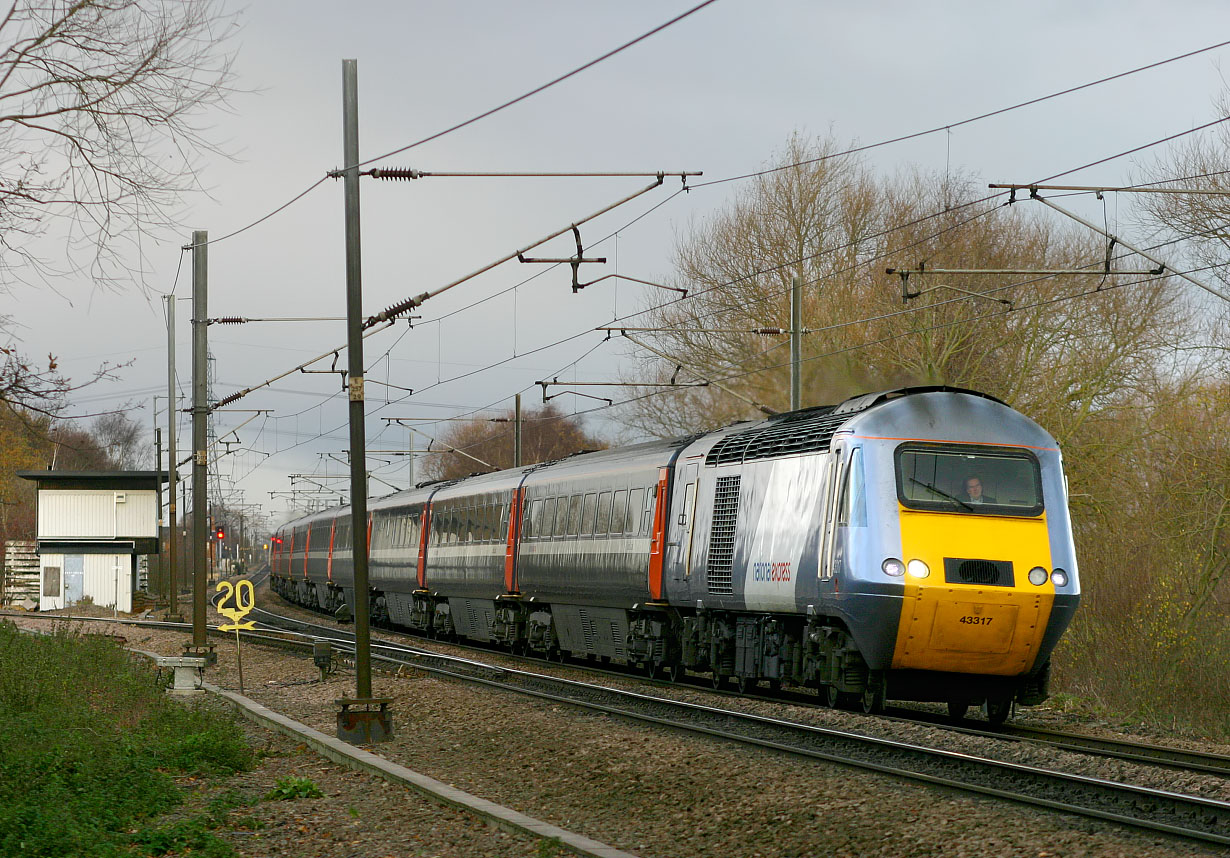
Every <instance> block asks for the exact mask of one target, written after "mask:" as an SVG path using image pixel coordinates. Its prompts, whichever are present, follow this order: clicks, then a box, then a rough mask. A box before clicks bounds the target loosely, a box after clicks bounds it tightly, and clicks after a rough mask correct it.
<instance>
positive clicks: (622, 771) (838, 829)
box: [19, 594, 1230, 858]
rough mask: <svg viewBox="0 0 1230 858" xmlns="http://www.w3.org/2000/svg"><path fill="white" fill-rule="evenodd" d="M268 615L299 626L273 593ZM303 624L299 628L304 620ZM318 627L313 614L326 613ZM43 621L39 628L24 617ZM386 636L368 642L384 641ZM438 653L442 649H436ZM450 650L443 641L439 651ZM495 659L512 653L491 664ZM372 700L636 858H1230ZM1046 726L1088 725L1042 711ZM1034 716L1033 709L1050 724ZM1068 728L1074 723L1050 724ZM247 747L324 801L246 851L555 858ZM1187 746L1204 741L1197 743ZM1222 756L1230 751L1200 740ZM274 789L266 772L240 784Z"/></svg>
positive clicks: (492, 696) (786, 712)
mask: <svg viewBox="0 0 1230 858" xmlns="http://www.w3.org/2000/svg"><path fill="white" fill-rule="evenodd" d="M261 601H262V603H264V602H266V601H267V602H268V603H269V607H270V608H271V609H274V607H275V605H276V606H277V609H278V610H281V611H284V612H286V613H291V612H292V611H291V610H290V609H287V608H285V606H283V605H280V604H279V603H280V600H278V599H277V598H276V597H271V596H267V595H264V594H262V599H261ZM304 616H306V615H304ZM317 621H319V620H318V618H317ZM19 624H21V625H27V624H28V625H30V626H32V627H34V626H37V627H40V628H45V627H46V621H30V620H23V621H20V622H19ZM121 633H122V634H123V635H124V636H125V637H126V638H127V639H128V646H131V647H134V648H138V649H143V650H149V651H154V652H159V653H164V654H168V655H170V654H178V653H179V651H180V650H181V649H182V645H183V643H184V641H185V638H184V635H183V634H180V633H169V632H161V631H150V630H147V629H140V628H133V627H126V628H122V629H121ZM384 636H385V635H383V634H382V633H379V632H377V633H375V634H374V635H373V637H384ZM211 641H212V642H216V644H217V652H218V656H219V658H218V664H217V666H216V667H214V668H211V669H210V670H209V671H208V675H207V679H209V681H211V682H213V683H214V684H216V685H218V686H221V687H223V688H227V689H232V690H238V685H239V671H238V663H237V661H236V647H235V644H234V641H233V640H232V641H229V642H228V641H227V640H225V639H220V638H211ZM435 646H438V645H434V644H433V647H435ZM439 648H441V649H445V647H439ZM467 655H468V657H471V658H481V659H482V660H484V661H491V662H492V663H497V662H501V660H503V659H504V657H503V656H500V655H498V654H486V653H484V654H482V655H481V656H475V655H474V653H473V652H468V653H467ZM502 663H503V664H504V665H505V666H509V667H513V666H515V667H519V668H521V669H533V670H537V671H540V672H551V673H554V674H559V675H567V676H570V677H571V678H582V676H584V678H585V679H586V680H587V681H596V682H600V683H602V684H604V685H610V686H615V687H621V688H629V689H635V690H639V691H641V692H644V693H649V694H654V695H658V696H670V697H673V698H677V699H685V700H693V701H695V702H704V703H706V704H709V705H713V703H714V697H713V695H712V694H710V693H708V692H707V691H705V690H702V689H691V688H687V687H672V688H661V687H653V688H651V687H647V686H645V685H644V684H643V683H639V682H638V681H637V680H636V679H635V678H632V677H628V678H627V679H623V678H611V677H601V678H598V679H595V678H594V677H592V676H590V675H588V674H584V673H583V672H582V671H579V670H577V669H574V668H568V667H559V666H556V665H546V664H541V663H540V664H536V665H534V666H533V667H531V668H527V667H526V666H525V664H524V663H523V662H514V661H513V660H503V661H502ZM243 677H244V686H245V689H244V691H245V693H246V695H247V696H248V697H251V698H252V699H254V700H256V701H258V702H260V703H262V704H264V705H265V706H268V707H269V708H271V709H273V710H275V711H277V712H280V713H282V714H284V715H286V716H288V717H290V718H293V719H295V720H297V721H300V722H302V723H304V724H307V725H309V726H311V727H314V728H316V729H318V730H321V731H322V732H325V733H328V734H330V735H332V734H334V732H335V730H336V722H335V718H336V715H335V712H336V709H335V706H334V703H333V701H334V700H335V699H336V698H339V697H349V696H353V692H354V676H353V672H352V671H350V670H348V669H345V668H343V669H342V670H339V671H338V672H337V673H335V674H333V675H331V676H329V677H328V678H327V679H326V680H325V681H323V682H321V681H320V678H319V672H318V671H317V669H316V668H315V666H314V665H313V664H312V661H311V659H310V657H307V656H299V655H294V654H290V653H287V652H284V651H281V650H273V649H268V648H264V647H258V646H250V645H245V646H244V648H243ZM373 686H374V688H373V693H374V694H375V695H376V696H383V697H393V698H394V699H395V703H394V706H393V712H394V724H395V736H394V738H393V739H392V740H391V741H389V742H384V743H381V744H379V745H375V746H372V747H371V748H370V750H372V751H373V752H374V753H377V754H379V755H381V756H383V757H385V758H387V759H390V760H393V761H395V762H398V763H400V764H402V765H404V766H407V767H409V768H411V769H414V770H415V771H418V772H421V773H423V774H426V775H429V776H431V777H434V778H437V779H439V780H442V781H444V782H446V783H449V784H452V785H454V786H456V787H458V788H460V789H463V790H465V791H467V792H469V793H472V794H474V795H477V796H480V797H482V798H486V799H489V800H491V801H495V802H498V803H500V804H503V805H506V806H508V807H511V808H513V809H515V810H518V811H520V812H522V813H525V814H528V815H529V816H533V817H537V818H538V819H541V820H544V821H547V822H551V823H553V824H555V825H558V826H560V827H562V828H566V829H569V830H571V831H575V832H578V833H581V834H584V835H586V836H588V837H591V838H593V839H595V840H598V841H601V842H604V843H607V844H609V845H611V846H615V847H617V848H619V849H623V850H626V851H628V852H633V853H636V854H638V855H643V856H646V858H648V856H661V858H689V856H713V858H730V857H731V856H746V858H778V856H781V858H785V856H792V858H794V856H797V857H798V858H802V856H851V857H852V858H853V856H883V858H889V856H893V858H896V856H931V855H935V856H939V855H944V856H984V855H995V856H1030V858H1049V856H1056V858H1059V856H1063V858H1067V856H1125V857H1126V858H1131V856H1139V858H1146V856H1147V858H1161V856H1196V855H1223V856H1224V855H1230V850H1227V849H1220V848H1218V847H1214V846H1200V845H1194V844H1190V843H1186V842H1183V841H1180V840H1177V839H1175V838H1171V837H1167V836H1165V835H1161V834H1152V833H1149V832H1144V831H1138V830H1134V829H1129V828H1124V827H1119V826H1115V825H1112V824H1109V823H1102V822H1099V821H1095V820H1087V819H1082V818H1079V817H1075V816H1070V815H1066V814H1060V813H1055V812H1050V811H1045V810H1041V809H1033V808H1029V807H1024V806H1020V805H1014V804H1011V803H1008V802H1004V801H998V800H995V799H991V798H981V797H976V796H971V795H967V794H963V793H961V792H958V791H956V790H949V789H943V788H938V787H932V786H927V785H923V784H918V783H912V782H908V781H902V780H898V779H896V778H892V777H888V776H883V775H879V774H875V773H871V772H865V771H859V770H856V769H851V768H846V767H843V766H839V765H831V764H826V763H819V762H804V761H799V760H795V759H791V758H788V757H786V756H783V755H779V754H775V753H773V752H770V751H764V750H753V749H748V748H746V747H740V746H737V745H733V744H729V743H725V742H722V741H720V740H716V739H708V738H703V737H697V736H694V735H688V734H683V733H678V732H675V731H671V730H669V729H665V728H658V727H651V726H646V725H642V724H637V723H633V722H630V721H627V720H624V719H620V718H616V717H610V716H606V715H602V714H593V713H588V712H585V711H583V710H579V709H576V708H573V707H571V706H566V705H562V704H552V703H549V702H545V701H540V700H536V699H533V698H529V697H526V696H522V695H514V694H507V693H503V692H499V691H496V690H492V689H486V688H479V687H475V686H471V685H465V684H462V683H458V682H454V681H449V680H443V679H437V678H434V677H431V676H429V675H427V674H424V673H422V672H419V671H415V670H412V669H404V670H402V672H401V673H400V674H398V675H392V674H388V673H381V672H377V673H375V674H374V675H373ZM720 705H722V706H724V707H725V708H728V709H738V710H741V711H750V712H755V713H757V714H762V715H767V716H770V717H778V718H783V719H788V720H797V721H806V722H808V723H815V724H818V725H821V726H831V727H837V728H840V729H848V730H853V731H857V732H862V733H866V734H872V735H879V736H887V737H891V738H898V739H904V740H906V741H913V742H916V743H917V744H933V745H935V744H938V745H939V746H941V747H946V748H952V749H953V750H960V751H963V752H966V753H971V754H977V755H980V756H988V757H994V758H996V759H1004V760H1009V761H1019V762H1029V763H1038V762H1041V763H1043V764H1045V765H1047V766H1048V767H1051V768H1057V769H1063V770H1065V771H1077V772H1080V773H1082V774H1088V775H1090V776H1092V777H1101V778H1106V779H1109V780H1123V781H1128V782H1133V783H1140V784H1145V785H1149V786H1156V787H1162V788H1167V789H1171V790H1174V791H1177V792H1190V793H1196V794H1200V795H1207V796H1209V797H1212V798H1218V799H1221V800H1230V785H1228V784H1227V783H1226V781H1225V779H1221V778H1217V777H1213V776H1200V775H1193V774H1182V773H1177V772H1173V771H1169V770H1164V769H1156V768H1152V767H1147V766H1138V765H1132V764H1128V763H1123V762H1119V761H1111V760H1104V759H1101V758H1097V757H1091V756H1084V755H1079V754H1071V753H1066V752H1062V751H1055V750H1052V749H1047V748H1043V747H1040V746H1037V745H1035V744H1031V743H1026V742H1016V743H1009V742H1003V741H1000V740H996V739H991V738H985V737H977V736H966V735H964V734H960V733H953V732H950V731H947V730H941V729H937V728H933V727H928V726H926V725H922V724H903V723H900V722H890V721H885V720H884V719H880V718H875V717H870V716H863V715H856V714H852V713H844V712H836V711H832V710H827V709H815V708H811V707H807V706H800V705H791V704H785V703H780V702H774V701H765V700H756V699H750V698H738V699H736V698H724V699H723V700H722V701H721V702H720ZM1035 711H1037V712H1039V713H1040V717H1041V719H1045V720H1049V721H1051V722H1052V723H1050V724H1048V726H1062V727H1065V728H1071V729H1077V730H1080V729H1084V730H1086V731H1088V732H1093V730H1092V729H1090V725H1087V724H1083V723H1081V722H1079V721H1076V720H1072V719H1069V718H1066V717H1063V716H1060V715H1057V714H1055V713H1050V714H1048V713H1046V710H1035ZM1038 717H1039V716H1036V715H1030V716H1024V717H1022V718H1021V719H1019V720H1026V718H1038ZM1056 721H1063V722H1064V723H1062V724H1059V723H1054V722H1056ZM245 729H247V731H248V733H249V735H250V736H251V737H252V741H253V742H254V743H257V744H260V745H262V746H266V745H267V746H268V747H269V748H271V749H275V752H274V753H273V754H272V755H271V756H266V757H265V758H264V761H263V762H262V766H265V767H269V766H272V767H275V768H278V769H286V770H292V769H293V770H296V771H303V772H307V773H308V774H309V775H310V776H311V778H312V779H313V781H314V782H315V783H317V785H318V786H320V788H321V790H322V791H323V792H324V793H325V796H324V797H323V798H319V799H308V800H300V801H297V802H265V803H261V804H258V805H256V806H255V807H253V808H249V809H248V811H245V812H251V813H252V814H253V815H254V816H257V817H258V818H259V816H260V814H266V815H269V816H270V819H271V822H270V823H269V824H267V825H266V826H265V827H264V828H261V829H258V830H255V831H252V832H245V831H240V832H227V833H224V836H226V837H227V838H228V839H229V840H230V841H231V842H232V845H233V846H234V848H235V850H236V852H237V853H238V854H239V855H242V856H267V855H279V856H280V855H287V856H289V855H295V856H304V858H314V856H333V855H338V856H342V855H363V856H397V858H401V856H419V855H440V856H458V858H486V856H493V855H512V856H520V855H526V856H539V855H542V856H545V855H554V854H558V849H557V848H556V847H554V846H553V845H551V844H544V843H536V842H534V841H532V840H530V839H529V838H523V837H516V836H512V835H508V834H505V833H502V832H498V831H495V830H493V829H491V828H488V827H485V826H483V825H482V824H481V823H478V822H476V821H474V820H473V819H471V818H468V817H466V816H465V815H464V814H462V813H460V812H458V811H455V810H451V809H445V808H442V807H438V806H435V805H432V804H430V803H428V802H426V801H425V800H424V799H422V798H421V797H419V796H417V795H415V794H413V793H410V792H408V791H407V790H405V789H403V788H399V787H393V786H390V785H388V784H386V783H384V782H382V781H379V780H378V779H376V778H373V777H371V776H368V775H358V774H356V773H353V772H350V771H348V770H346V769H343V768H341V767H340V766H337V765H335V764H333V763H330V762H328V761H326V760H323V759H321V758H318V757H316V756H315V755H314V754H312V753H311V752H309V751H307V750H306V749H304V748H302V746H298V747H296V746H295V745H294V743H291V742H288V741H287V740H285V739H281V738H274V737H272V736H271V734H269V733H267V732H265V731H263V730H261V729H259V728H256V727H252V726H249V727H247V728H245ZM1189 744H1191V743H1189ZM1199 747H1200V748H1201V749H1203V750H1209V751H1213V752H1218V753H1227V752H1228V751H1230V749H1228V748H1226V747H1225V746H1216V745H1211V744H1209V745H1203V744H1202V745H1199ZM261 778H264V779H266V780H272V776H271V774H270V773H269V772H266V773H263V774H262V773H261V772H260V771H259V770H258V771H256V772H252V773H248V774H245V775H242V776H239V778H237V781H240V780H244V779H249V780H251V779H257V780H259V779H261Z"/></svg>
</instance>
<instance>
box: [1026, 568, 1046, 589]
mask: <svg viewBox="0 0 1230 858" xmlns="http://www.w3.org/2000/svg"><path fill="white" fill-rule="evenodd" d="M1029 583H1030V584H1033V585H1034V586H1035V587H1041V586H1042V585H1043V584H1045V583H1046V570H1045V569H1043V568H1042V567H1041V566H1035V567H1034V568H1033V569H1030V570H1029Z"/></svg>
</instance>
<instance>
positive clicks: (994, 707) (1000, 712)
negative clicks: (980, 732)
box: [986, 697, 1012, 727]
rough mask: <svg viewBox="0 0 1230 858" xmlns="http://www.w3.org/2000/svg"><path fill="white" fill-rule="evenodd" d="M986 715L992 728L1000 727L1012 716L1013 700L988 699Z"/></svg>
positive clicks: (1002, 698)
mask: <svg viewBox="0 0 1230 858" xmlns="http://www.w3.org/2000/svg"><path fill="white" fill-rule="evenodd" d="M986 715H987V720H988V721H990V722H991V724H992V726H995V727H999V726H1000V725H1002V724H1003V723H1004V722H1005V721H1007V720H1008V718H1009V717H1010V716H1011V715H1012V698H1011V697H988V698H987V702H986Z"/></svg>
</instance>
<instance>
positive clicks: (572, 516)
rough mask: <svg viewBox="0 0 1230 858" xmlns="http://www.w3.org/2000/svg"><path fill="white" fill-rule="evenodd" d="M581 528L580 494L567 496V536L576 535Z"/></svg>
mask: <svg viewBox="0 0 1230 858" xmlns="http://www.w3.org/2000/svg"><path fill="white" fill-rule="evenodd" d="M580 529H581V496H580V495H573V496H572V497H570V498H568V530H567V535H568V536H576V535H577V533H578V532H579V531H580Z"/></svg>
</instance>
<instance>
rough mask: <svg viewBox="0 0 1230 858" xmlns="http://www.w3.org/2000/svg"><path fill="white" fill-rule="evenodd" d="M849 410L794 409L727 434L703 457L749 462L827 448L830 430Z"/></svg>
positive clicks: (720, 461)
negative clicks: (753, 426)
mask: <svg viewBox="0 0 1230 858" xmlns="http://www.w3.org/2000/svg"><path fill="white" fill-rule="evenodd" d="M852 416H853V414H852V413H851V412H849V411H843V412H841V413H840V414H838V413H835V412H834V411H833V409H832V407H831V406H829V407H825V408H817V409H812V410H809V411H805V412H795V413H793V414H791V415H789V416H787V417H786V418H784V419H781V420H774V421H772V422H771V423H769V424H768V425H767V426H759V427H757V428H755V429H748V430H747V431H744V432H736V433H735V434H733V435H727V436H726V437H725V438H723V439H722V440H721V441H718V442H717V443H716V444H714V445H713V449H712V450H710V451H709V455H708V456H706V457H705V464H707V465H725V464H729V463H731V462H751V461H754V460H756V459H770V458H773V457H774V456H789V455H792V454H795V453H812V452H816V451H821V452H827V451H828V449H829V442H830V441H832V440H833V433H834V432H836V431H837V429H838V428H839V427H840V426H841V425H842V424H843V423H845V422H846V421H847V420H849V419H850V418H851V417H852Z"/></svg>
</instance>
